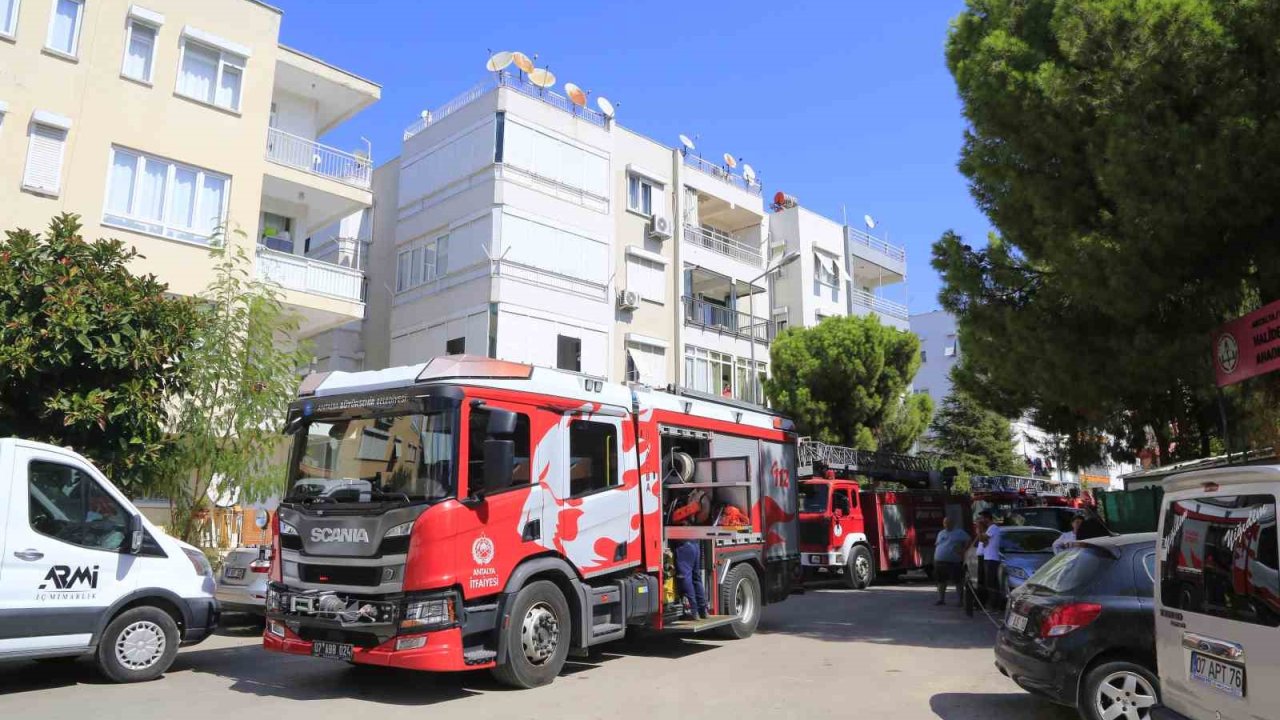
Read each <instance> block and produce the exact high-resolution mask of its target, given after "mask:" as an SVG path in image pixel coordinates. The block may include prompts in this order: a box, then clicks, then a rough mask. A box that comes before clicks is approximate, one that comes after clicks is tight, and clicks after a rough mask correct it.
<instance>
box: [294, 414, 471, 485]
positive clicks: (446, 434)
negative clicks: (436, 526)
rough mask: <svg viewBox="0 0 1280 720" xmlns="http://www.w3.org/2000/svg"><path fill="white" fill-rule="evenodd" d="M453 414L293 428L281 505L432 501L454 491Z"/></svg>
mask: <svg viewBox="0 0 1280 720" xmlns="http://www.w3.org/2000/svg"><path fill="white" fill-rule="evenodd" d="M457 431H458V411H457V410H456V409H443V410H433V411H430V412H426V413H409V414H390V415H378V416H375V417H341V418H332V419H330V418H317V419H314V420H310V421H308V422H306V423H305V424H303V425H302V426H301V427H299V428H298V430H297V433H296V434H295V436H294V443H295V452H294V454H293V457H294V458H295V461H294V462H292V463H291V466H290V468H289V491H288V493H287V494H286V496H285V498H284V501H285V502H298V503H385V502H397V501H398V502H404V503H413V502H435V501H439V500H444V499H446V498H449V497H453V495H454V493H455V492H456V483H455V479H456V477H457V475H456V472H455V462H454V460H455V458H456V457H457V442H456V436H457Z"/></svg>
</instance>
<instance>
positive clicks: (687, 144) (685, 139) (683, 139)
mask: <svg viewBox="0 0 1280 720" xmlns="http://www.w3.org/2000/svg"><path fill="white" fill-rule="evenodd" d="M680 144H681V145H683V146H684V149H685V150H686V151H689V152H692V151H693V141H692V140H690V139H689V136H688V135H681V136H680Z"/></svg>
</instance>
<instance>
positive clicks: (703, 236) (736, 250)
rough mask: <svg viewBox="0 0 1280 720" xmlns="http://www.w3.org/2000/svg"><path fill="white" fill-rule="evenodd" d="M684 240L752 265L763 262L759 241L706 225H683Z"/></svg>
mask: <svg viewBox="0 0 1280 720" xmlns="http://www.w3.org/2000/svg"><path fill="white" fill-rule="evenodd" d="M684 240H685V242H688V243H693V244H694V245H701V246H702V247H704V248H707V249H708V250H713V251H715V252H718V253H720V254H721V255H726V256H728V257H731V258H733V259H735V260H741V261H742V262H746V263H751V264H752V265H756V266H761V265H762V263H763V262H764V254H763V253H762V252H761V251H760V244H759V243H752V242H748V241H746V240H743V239H741V238H738V237H734V236H733V235H730V234H729V233H727V232H725V231H723V230H717V229H716V228H713V227H710V226H707V225H703V226H702V227H698V226H697V225H685V226H684Z"/></svg>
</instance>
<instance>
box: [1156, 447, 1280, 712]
mask: <svg viewBox="0 0 1280 720" xmlns="http://www.w3.org/2000/svg"><path fill="white" fill-rule="evenodd" d="M1164 487H1165V496H1164V507H1163V508H1162V511H1161V518H1160V544H1159V547H1158V552H1157V559H1158V573H1157V578H1156V591H1155V595H1156V598H1155V599H1156V655H1157V660H1158V664H1159V666H1160V685H1161V690H1162V692H1161V695H1162V696H1163V698H1162V699H1163V702H1164V704H1165V707H1164V708H1161V709H1160V710H1159V711H1158V712H1157V713H1155V714H1154V717H1157V718H1179V717H1185V718H1193V719H1194V720H1254V719H1256V718H1280V543H1278V541H1277V537H1276V501H1277V497H1280V466H1265V467H1262V466H1257V467H1238V468H1220V469H1217V470H1205V471H1202V472H1193V473H1186V474H1183V475H1175V476H1173V477H1172V478H1170V479H1168V480H1166V481H1165V485H1164Z"/></svg>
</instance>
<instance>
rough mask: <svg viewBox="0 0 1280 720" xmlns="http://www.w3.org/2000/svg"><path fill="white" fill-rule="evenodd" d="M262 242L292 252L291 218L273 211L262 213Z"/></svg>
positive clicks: (273, 247) (274, 248) (281, 250)
mask: <svg viewBox="0 0 1280 720" xmlns="http://www.w3.org/2000/svg"><path fill="white" fill-rule="evenodd" d="M262 244H263V245H266V246H267V247H269V248H271V249H272V250H279V251H280V252H286V253H290V254H292V253H293V219H292V218H287V217H285V216H283V215H277V214H276V213H273V212H264V213H262Z"/></svg>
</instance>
